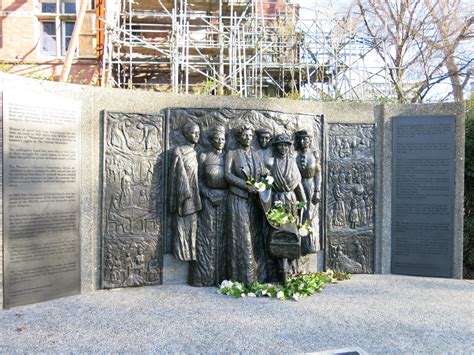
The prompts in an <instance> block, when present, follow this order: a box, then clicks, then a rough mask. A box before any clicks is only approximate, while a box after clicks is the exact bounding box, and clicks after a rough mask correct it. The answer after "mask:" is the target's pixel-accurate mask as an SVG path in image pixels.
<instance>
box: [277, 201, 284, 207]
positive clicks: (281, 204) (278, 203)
mask: <svg viewBox="0 0 474 355" xmlns="http://www.w3.org/2000/svg"><path fill="white" fill-rule="evenodd" d="M280 206H283V202H281V201H280V200H277V201H275V207H280Z"/></svg>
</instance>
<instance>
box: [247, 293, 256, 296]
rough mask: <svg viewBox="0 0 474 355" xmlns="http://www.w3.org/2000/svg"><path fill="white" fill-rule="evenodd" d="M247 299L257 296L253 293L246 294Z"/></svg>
mask: <svg viewBox="0 0 474 355" xmlns="http://www.w3.org/2000/svg"><path fill="white" fill-rule="evenodd" d="M247 297H257V295H256V294H255V293H253V292H249V293H247Z"/></svg>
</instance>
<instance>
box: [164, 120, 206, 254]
mask: <svg viewBox="0 0 474 355" xmlns="http://www.w3.org/2000/svg"><path fill="white" fill-rule="evenodd" d="M182 134H183V136H184V137H185V139H186V144H184V145H180V146H178V147H176V148H175V149H174V151H173V152H172V156H171V167H170V170H169V198H170V202H169V212H170V213H171V214H172V215H173V218H174V220H173V222H174V223H173V228H174V229H173V244H172V247H173V255H174V256H175V257H176V258H177V259H178V260H187V261H190V260H196V236H197V219H198V215H197V213H198V212H199V211H200V210H201V209H202V203H201V197H200V194H199V185H198V160H197V153H196V150H195V147H196V145H197V143H198V142H199V137H200V134H201V130H200V128H199V126H198V125H197V124H196V123H194V122H192V121H188V122H186V123H185V124H184V125H183V127H182Z"/></svg>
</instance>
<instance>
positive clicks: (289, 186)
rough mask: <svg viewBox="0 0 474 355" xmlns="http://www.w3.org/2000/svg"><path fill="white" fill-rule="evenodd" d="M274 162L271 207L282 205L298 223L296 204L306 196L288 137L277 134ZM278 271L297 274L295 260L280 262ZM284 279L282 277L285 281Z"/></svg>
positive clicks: (274, 141) (271, 172)
mask: <svg viewBox="0 0 474 355" xmlns="http://www.w3.org/2000/svg"><path fill="white" fill-rule="evenodd" d="M272 144H273V155H274V161H273V166H272V168H271V171H270V175H271V176H272V177H273V179H274V180H273V186H272V206H275V205H276V204H277V203H278V204H284V205H285V206H286V207H287V209H288V213H290V214H291V215H293V216H295V218H296V219H297V222H301V221H299V218H298V216H299V214H300V213H299V210H298V203H299V202H302V203H303V204H306V195H305V191H304V188H303V185H302V178H301V173H300V170H299V168H298V165H297V163H296V159H295V157H293V156H292V155H290V148H291V145H292V142H291V140H290V138H289V137H288V135H286V134H279V135H277V136H275V138H274V139H273V141H272ZM280 269H281V270H282V272H283V273H286V272H288V270H291V271H292V272H293V273H295V272H299V271H300V270H298V261H297V260H287V259H286V258H283V259H282V260H281V261H280ZM285 278H286V277H284V279H285Z"/></svg>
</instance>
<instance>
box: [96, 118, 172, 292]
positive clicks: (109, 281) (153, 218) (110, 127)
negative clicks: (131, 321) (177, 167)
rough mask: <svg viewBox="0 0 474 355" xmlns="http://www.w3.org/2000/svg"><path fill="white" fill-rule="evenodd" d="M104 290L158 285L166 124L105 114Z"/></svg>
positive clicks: (161, 248) (147, 119)
mask: <svg viewBox="0 0 474 355" xmlns="http://www.w3.org/2000/svg"><path fill="white" fill-rule="evenodd" d="M104 132H105V134H104V174H103V183H104V194H103V208H102V211H103V219H102V221H103V222H102V225H103V244H102V287H104V288H115V287H129V286H143V285H153V284H160V283H161V282H162V267H163V242H162V241H163V238H162V235H163V230H162V226H163V223H162V221H163V208H164V197H165V191H164V179H163V174H164V170H163V169H164V167H163V152H164V140H163V134H164V119H163V117H162V116H161V115H143V114H133V113H131V114H126V113H113V112H106V113H105V125H104Z"/></svg>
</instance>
